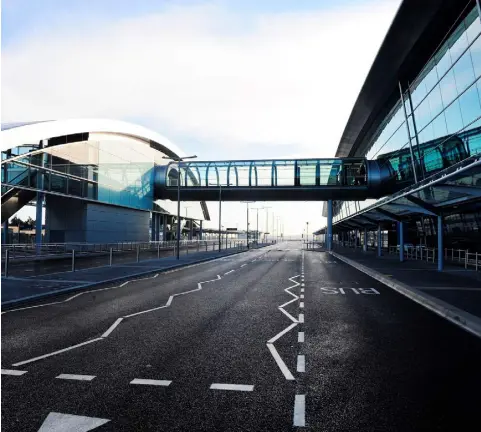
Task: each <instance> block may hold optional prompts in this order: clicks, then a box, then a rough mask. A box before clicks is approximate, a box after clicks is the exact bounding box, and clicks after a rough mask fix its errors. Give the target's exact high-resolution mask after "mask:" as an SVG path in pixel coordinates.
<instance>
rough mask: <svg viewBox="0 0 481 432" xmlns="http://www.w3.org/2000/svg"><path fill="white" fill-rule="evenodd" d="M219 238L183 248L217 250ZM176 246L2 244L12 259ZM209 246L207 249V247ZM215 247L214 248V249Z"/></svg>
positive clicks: (160, 243) (170, 243)
mask: <svg viewBox="0 0 481 432" xmlns="http://www.w3.org/2000/svg"><path fill="white" fill-rule="evenodd" d="M245 243H246V242H245V240H228V241H227V242H226V241H222V248H223V249H224V248H225V247H232V246H233V245H234V244H239V245H241V244H243V245H245ZM218 245H219V242H218V240H182V241H181V242H180V247H181V248H189V249H192V248H197V247H198V249H199V250H215V249H218ZM174 247H176V241H175V240H172V241H158V242H116V243H75V242H71V243H42V244H35V243H23V244H4V245H2V260H3V259H5V253H6V251H7V250H8V251H9V257H10V259H11V260H14V259H18V258H32V259H35V258H38V257H49V256H60V255H64V254H67V255H70V254H71V252H72V250H75V251H76V253H77V256H78V255H90V254H96V253H97V254H102V253H108V252H109V251H110V250H111V249H112V250H113V251H114V252H128V251H136V250H137V249H138V250H140V251H149V250H150V251H152V250H157V249H160V250H168V249H172V248H174ZM206 247H207V249H205V248H206ZM212 248H214V249H212Z"/></svg>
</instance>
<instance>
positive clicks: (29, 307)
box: [2, 273, 159, 315]
mask: <svg viewBox="0 0 481 432" xmlns="http://www.w3.org/2000/svg"><path fill="white" fill-rule="evenodd" d="M157 276H159V273H156V274H155V275H153V276H149V277H146V278H142V279H132V280H128V281H126V282H123V283H121V284H120V285H117V286H113V287H107V288H98V289H93V290H89V291H82V292H79V293H77V294H74V295H73V296H71V297H69V298H67V299H65V300H61V301H56V302H50V303H42V304H39V305H34V306H26V307H23V308H18V309H11V310H6V311H3V312H2V315H3V314H6V313H10V312H18V311H22V310H27V309H35V308H39V307H44V306H52V305H56V304H61V303H67V302H69V301H70V300H73V299H74V298H77V297H80V296H81V295H83V294H88V293H92V292H97V291H108V290H112V289H117V288H122V287H124V286H125V285H127V284H128V283H130V282H140V281H143V280H147V279H155V278H156V277H157Z"/></svg>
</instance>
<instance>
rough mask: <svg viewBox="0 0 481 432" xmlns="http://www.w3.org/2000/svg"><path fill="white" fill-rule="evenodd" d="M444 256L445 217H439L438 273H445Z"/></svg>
mask: <svg viewBox="0 0 481 432" xmlns="http://www.w3.org/2000/svg"><path fill="white" fill-rule="evenodd" d="M443 268H444V254H443V217H442V216H438V271H443Z"/></svg>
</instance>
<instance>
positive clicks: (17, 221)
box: [10, 216, 23, 226]
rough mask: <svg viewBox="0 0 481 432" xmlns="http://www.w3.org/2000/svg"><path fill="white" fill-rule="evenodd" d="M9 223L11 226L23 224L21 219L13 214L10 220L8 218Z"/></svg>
mask: <svg viewBox="0 0 481 432" xmlns="http://www.w3.org/2000/svg"><path fill="white" fill-rule="evenodd" d="M10 225H13V226H19V225H23V220H22V219H20V218H18V217H17V216H14V217H13V218H12V219H11V220H10Z"/></svg>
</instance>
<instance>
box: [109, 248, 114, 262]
mask: <svg viewBox="0 0 481 432" xmlns="http://www.w3.org/2000/svg"><path fill="white" fill-rule="evenodd" d="M113 253H114V250H113V248H110V260H109V265H110V266H112V261H113V259H112V258H113Z"/></svg>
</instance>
